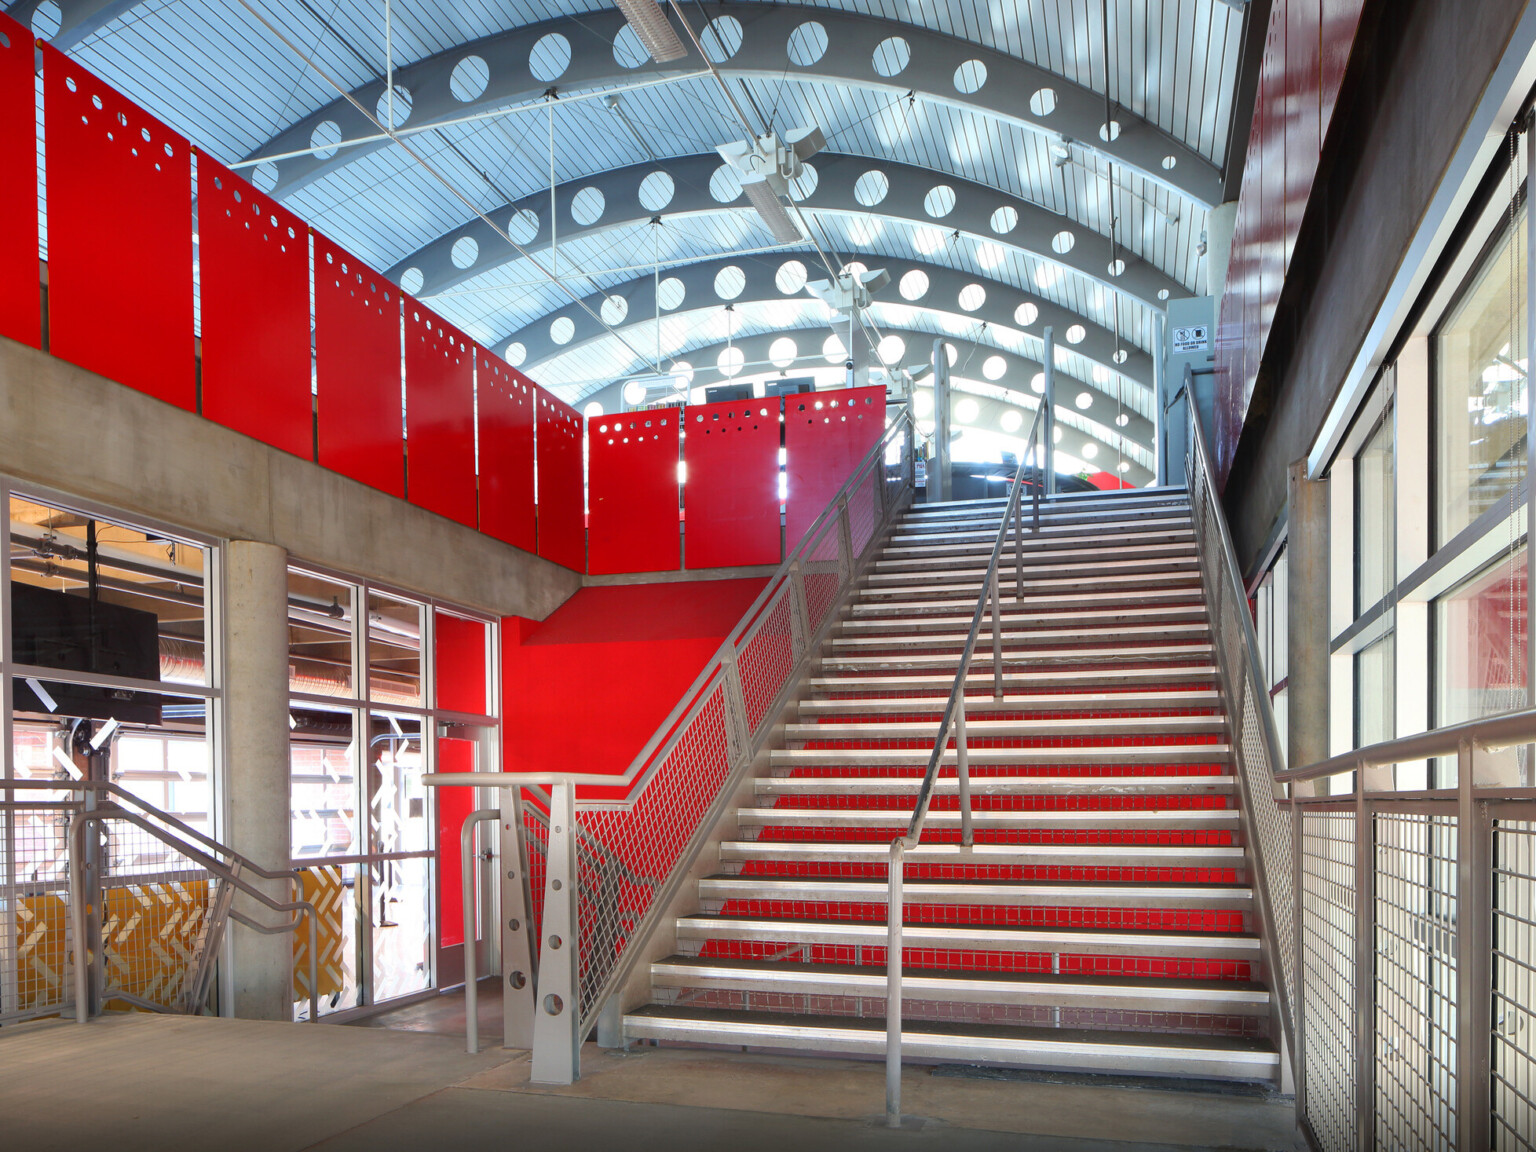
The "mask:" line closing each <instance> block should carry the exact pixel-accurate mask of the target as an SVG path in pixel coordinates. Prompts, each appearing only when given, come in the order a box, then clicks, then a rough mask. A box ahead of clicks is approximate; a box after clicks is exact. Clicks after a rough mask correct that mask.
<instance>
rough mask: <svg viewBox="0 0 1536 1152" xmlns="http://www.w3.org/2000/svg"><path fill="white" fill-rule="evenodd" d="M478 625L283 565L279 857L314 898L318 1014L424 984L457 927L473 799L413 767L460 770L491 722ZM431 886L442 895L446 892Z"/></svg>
mask: <svg viewBox="0 0 1536 1152" xmlns="http://www.w3.org/2000/svg"><path fill="white" fill-rule="evenodd" d="M360 605H366V606H367V610H366V611H365V612H358V611H357V607H358V606H360ZM493 635H494V634H493V631H492V630H491V629H490V628H489V627H488V622H487V621H485V620H481V619H475V618H473V617H471V616H470V615H469V614H467V613H455V612H450V611H446V610H444V609H441V608H436V607H434V606H433V605H431V604H429V603H427V602H425V601H422V600H416V599H413V598H411V597H409V596H404V595H400V594H397V593H394V592H388V591H381V590H379V589H376V588H372V587H369V586H367V585H364V584H361V583H355V582H352V581H348V580H345V579H341V578H337V577H334V576H331V575H327V574H323V573H318V572H311V571H306V570H304V569H301V568H293V569H291V570H290V572H289V578H288V650H289V670H290V671H289V675H290V685H289V692H290V696H291V708H290V731H291V750H292V754H291V773H292V775H291V781H290V792H289V795H290V802H291V808H292V838H293V856H294V861H295V863H296V864H298V865H299V866H300V867H302V868H303V869H304V876H305V885H306V890H307V891H308V892H309V893H310V894H311V896H312V898H313V899H315V901H316V903H317V905H318V906H320V907H321V908H323V909H326V910H327V916H326V918H325V919H326V923H325V926H324V931H323V932H322V933H321V936H322V939H321V943H320V951H321V955H320V965H319V980H320V998H321V1011H322V1012H337V1011H343V1010H345V1009H349V1008H357V1007H361V1006H364V1005H369V1004H377V1003H381V1002H384V1001H388V1000H392V999H396V998H398V997H401V996H407V995H410V994H411V993H414V992H420V991H423V990H425V989H428V988H431V987H433V986H434V985H435V984H436V983H438V982H439V981H438V978H439V972H438V965H439V959H440V957H441V955H442V949H443V948H445V947H448V946H450V945H455V946H456V945H457V944H458V943H459V942H460V941H461V940H462V936H461V935H459V934H458V933H459V929H458V928H457V925H458V921H459V920H460V919H461V918H462V917H461V913H460V911H459V908H460V906H459V904H458V901H457V893H458V891H459V874H458V857H457V851H456V849H457V846H458V822H459V821H461V820H462V819H463V816H464V815H465V814H467V812H468V811H469V810H470V809H471V808H472V807H473V805H472V804H471V803H470V796H469V790H467V789H452V790H450V793H449V794H448V795H446V796H443V797H439V796H436V795H434V794H433V793H434V791H435V790H434V789H431V788H428V787H426V786H425V785H424V784H423V783H422V777H423V776H424V775H425V774H426V773H428V772H430V771H433V770H434V769H435V768H437V767H441V768H442V769H443V770H444V771H470V770H473V769H474V767H475V763H474V749H475V748H477V747H482V746H485V743H483V742H482V743H480V744H477V743H476V740H477V735H476V734H477V733H478V734H479V735H480V736H484V735H486V734H488V733H489V731H490V726H491V725H492V724H494V720H493V719H492V711H493V710H492V704H491V700H492V697H493V693H492V692H491V691H490V690H489V688H488V685H489V684H490V683H491V681H490V678H489V677H488V675H487V670H488V667H489V665H488V660H489V659H490V657H491V655H492V651H493ZM434 654H435V656H436V659H433V655H434ZM444 725H448V726H449V727H447V728H446V729H445V728H444ZM444 731H447V732H448V733H451V735H452V736H453V738H452V739H445V738H442V737H441V735H440V734H441V733H443V732H444ZM466 748H467V749H469V755H468V756H467V757H466V755H465V749H466ZM466 761H467V762H466ZM440 848H442V849H443V850H444V852H445V855H444V864H443V869H444V872H443V874H442V875H439V871H438V866H437V865H438V858H437V852H438V850H439V849H440ZM440 884H441V885H445V886H447V888H448V890H449V891H450V892H452V893H453V894H455V898H454V900H453V901H451V902H449V903H448V904H447V905H446V906H445V905H444V902H443V901H442V900H441V899H440V896H439V893H438V887H439V885H440ZM445 919H446V920H447V921H449V922H450V923H451V926H452V927H451V930H450V929H449V927H448V926H445V925H444V924H443V923H441V922H442V921H444V920H445ZM307 1009H308V1004H307V1001H301V1002H299V1003H298V1004H297V1005H296V1009H295V1010H296V1012H298V1013H300V1014H301V1015H302V1014H303V1013H304V1012H306V1011H307Z"/></svg>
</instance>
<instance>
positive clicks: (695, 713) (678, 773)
mask: <svg viewBox="0 0 1536 1152" xmlns="http://www.w3.org/2000/svg"><path fill="white" fill-rule="evenodd" d="M730 767H731V758H730V755H729V751H728V749H727V746H726V704H725V684H724V682H723V681H721V680H717V681H716V682H715V684H714V685H713V687H711V688H710V689H709V691H708V692H707V694H706V695H705V696H704V697H703V699H702V700H700V701H699V703H698V704H696V705H695V706H694V708H693V709H692V710H691V711H690V713H689V715H688V717H687V718H686V719H685V720H684V723H683V727H682V731H681V733H680V735H679V737H678V738H677V740H676V742H675V743H674V744H673V745H672V748H671V751H670V752H668V753H667V754H666V758H665V759H664V760H663V761H662V763H661V767H660V768H659V769H658V771H657V772H656V775H655V777H654V778H653V779H652V780H651V781H650V784H649V786H648V787H646V789H645V790H644V791H643V792H642V793H641V794H640V797H639V799H638V800H636V801H635V805H634V807H633V808H630V809H628V810H613V809H585V810H580V811H578V812H577V814H576V820H577V824H578V826H579V827H580V828H581V829H582V830H583V832H584V833H585V834H586V835H585V837H584V840H585V843H584V844H582V845H581V846H580V850H579V851H578V866H579V869H580V885H579V891H580V908H579V912H578V916H579V917H580V920H579V923H580V927H581V1019H582V1020H583V1021H586V1020H587V1018H588V1017H589V1016H590V1014H591V1013H592V1012H594V1011H595V1009H596V1008H597V1006H598V1004H597V1001H598V998H599V996H600V995H601V993H602V990H603V989H604V987H605V986H606V984H607V981H608V977H609V975H610V974H611V973H612V971H613V969H614V968H615V966H616V965H617V964H618V962H619V958H620V956H621V955H622V954H623V951H624V949H625V948H626V947H627V946H628V945H629V943H630V941H631V940H632V939H633V935H634V931H635V929H636V928H637V927H638V926H639V924H640V921H641V919H642V918H643V917H644V916H645V914H646V912H647V911H649V909H650V906H651V902H652V900H654V899H655V897H656V894H657V892H658V891H659V890H660V888H661V886H662V885H663V884H664V883H665V882H666V880H667V877H668V876H669V875H670V874H671V872H672V867H673V865H674V864H676V863H677V861H678V858H679V857H681V856H682V854H683V852H684V850H685V849H686V848H687V847H688V844H689V842H690V841H691V840H692V839H693V837H694V836H695V835H698V834H701V833H702V832H703V831H704V830H705V829H703V827H702V825H703V822H704V817H705V815H706V814H707V813H708V811H709V809H710V807H711V806H712V805H713V804H714V802H715V798H716V797H717V796H718V795H719V793H720V789H721V786H722V785H723V784H724V783H725V780H726V777H727V776H728V775H729V774H730Z"/></svg>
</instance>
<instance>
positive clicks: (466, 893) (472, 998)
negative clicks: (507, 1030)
mask: <svg viewBox="0 0 1536 1152" xmlns="http://www.w3.org/2000/svg"><path fill="white" fill-rule="evenodd" d="M500 819H501V809H500V808H476V809H475V810H474V811H473V812H471V813H470V814H469V815H468V816H466V817H464V824H463V826H462V827H461V828H460V829H459V883H460V884H461V885H462V887H463V891H462V893H461V895H462V897H463V900H464V1046H465V1048H467V1049H468V1051H469V1054H470V1055H471V1056H473V1055H475V1054H476V1053H477V1052H479V1051H480V996H479V991H480V990H479V987H478V985H477V983H476V982H477V981H478V980H479V975H478V973H477V972H476V971H475V913H476V911H477V910H478V908H477V905H478V901H477V900H476V899H475V877H476V876H478V875H479V873H480V869H479V867H478V865H479V863H480V858H479V857H478V856H476V855H475V826H476V825H477V824H483V823H485V822H486V821H487V820H500Z"/></svg>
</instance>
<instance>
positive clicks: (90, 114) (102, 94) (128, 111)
mask: <svg viewBox="0 0 1536 1152" xmlns="http://www.w3.org/2000/svg"><path fill="white" fill-rule="evenodd" d="M43 97H44V115H45V118H46V121H47V133H48V135H47V147H48V333H49V336H48V338H49V349H50V351H52V352H53V354H54V355H56V356H61V357H63V358H64V359H66V360H69V361H71V362H72V363H75V364H78V365H80V367H82V368H86V369H89V370H90V371H92V372H98V373H100V374H101V375H103V376H107V377H110V378H111V379H113V380H116V381H117V382H118V383H120V384H126V385H127V386H128V387H130V388H135V389H137V390H138V391H140V392H146V393H148V394H149V395H151V396H154V397H155V398H156V399H159V400H164V401H166V402H167V403H169V404H175V405H176V406H177V407H180V408H186V409H189V410H191V409H195V408H196V406H197V368H196V358H195V357H196V353H195V348H194V344H193V332H192V164H191V155H192V154H191V149H190V148H189V147H188V145H187V141H186V140H184V139H183V138H182V137H181V136H179V135H177V134H176V133H175V132H172V131H171V130H170V129H169V128H167V127H166V126H165V125H164V124H161V123H160V121H158V120H156V119H155V118H154V117H153V116H151V115H149V113H147V112H145V111H144V110H143V109H141V108H140V107H139V106H138V105H137V104H134V103H133V102H132V101H131V100H129V99H128V98H127V97H125V96H123V95H121V94H120V93H118V92H114V91H113V90H112V89H111V88H109V87H107V85H106V84H104V83H102V82H101V81H100V80H99V79H97V78H96V77H95V76H93V75H92V74H91V73H89V72H87V71H86V70H85V69H84V68H82V67H80V65H78V64H76V63H75V62H74V61H73V60H71V59H69V58H68V57H67V56H65V55H63V53H61V52H57V51H55V50H54V49H53V48H50V47H44V49H43Z"/></svg>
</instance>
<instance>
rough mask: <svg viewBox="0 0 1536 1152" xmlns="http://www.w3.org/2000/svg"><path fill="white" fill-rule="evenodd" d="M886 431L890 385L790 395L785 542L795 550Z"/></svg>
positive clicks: (786, 433) (786, 410)
mask: <svg viewBox="0 0 1536 1152" xmlns="http://www.w3.org/2000/svg"><path fill="white" fill-rule="evenodd" d="M883 431H885V387H884V386H883V385H881V386H878V387H874V388H846V389H843V390H841V391H836V392H802V393H799V394H798V395H795V396H787V397H785V399H784V460H785V469H786V471H787V472H788V474H789V475H788V481H789V494H788V496H789V498H788V500H786V501H785V510H784V526H785V533H784V547H785V548H786V549H787V550H788V551H790V552H793V551H794V550H795V548H796V546H797V545H798V544H799V543H800V537H802V536H804V535H805V530H806V529H807V528H809V527H810V526H811V525H812V524H813V523H815V521H816V517H818V516H820V515H821V513H822V509H824V508H826V506H827V505H828V503H830V502H831V500H832V497H834V496H836V495H837V490H838V489H839V488H841V487H842V486H843V484H844V482H845V481H846V480H847V479H848V477H849V476H851V475H852V474H853V470H854V468H855V467H857V466H858V463H859V461H860V460H862V459H864V457H865V456H866V455H867V454H868V453H869V450H870V449H871V448H873V447H874V445H875V441H877V440H878V439H879V438H880V434H881V433H882V432H883Z"/></svg>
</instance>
